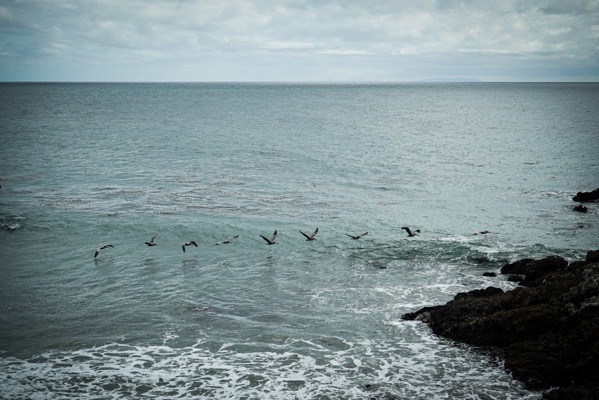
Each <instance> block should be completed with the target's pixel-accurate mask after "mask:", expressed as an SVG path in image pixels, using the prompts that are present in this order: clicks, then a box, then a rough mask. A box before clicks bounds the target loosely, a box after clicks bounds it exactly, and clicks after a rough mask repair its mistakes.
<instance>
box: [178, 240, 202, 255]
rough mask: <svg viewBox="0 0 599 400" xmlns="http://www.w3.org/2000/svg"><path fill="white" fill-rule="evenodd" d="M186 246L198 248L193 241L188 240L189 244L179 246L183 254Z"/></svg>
mask: <svg viewBox="0 0 599 400" xmlns="http://www.w3.org/2000/svg"><path fill="white" fill-rule="evenodd" d="M187 246H195V247H198V244H197V243H196V242H194V241H193V240H190V241H189V242H185V243H183V245H182V246H181V248H182V249H183V253H185V247H187Z"/></svg>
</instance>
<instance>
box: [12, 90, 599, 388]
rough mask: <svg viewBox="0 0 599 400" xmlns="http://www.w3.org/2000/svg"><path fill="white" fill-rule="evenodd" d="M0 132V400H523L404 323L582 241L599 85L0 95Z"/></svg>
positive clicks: (478, 362)
mask: <svg viewBox="0 0 599 400" xmlns="http://www.w3.org/2000/svg"><path fill="white" fill-rule="evenodd" d="M0 138H1V146H0V160H1V164H0V185H1V188H0V224H1V227H2V229H1V230H0V273H1V279H0V393H1V394H0V396H1V397H2V398H5V399H42V398H53V399H54V398H58V399H67V398H69V399H70V398H97V399H110V398H112V399H122V398H156V399H170V398H188V399H192V398H193V399H198V398H206V399H208V398H227V399H263V398H270V399H363V398H381V399H382V398H386V399H387V398H395V399H408V398H409V399H523V398H528V399H539V398H540V397H541V393H540V392H533V391H529V390H527V389H526V388H525V387H524V386H523V385H522V384H521V383H520V382H518V381H516V380H514V379H513V378H512V377H511V375H510V374H509V371H505V370H504V368H503V363H502V361H501V359H498V358H496V357H495V356H494V355H493V354H492V353H491V352H489V351H488V350H487V349H481V348H475V347H470V346H466V345H463V344H459V343H456V342H452V341H449V340H446V339H444V338H440V337H437V336H435V335H433V334H432V333H431V331H430V329H429V328H428V327H427V326H426V325H425V324H423V323H421V322H408V321H403V320H402V319H401V316H402V315H403V314H404V313H407V312H412V311H415V310H417V309H419V308H421V307H423V306H430V305H437V304H443V303H445V302H447V301H449V300H451V299H452V298H453V296H454V295H455V294H456V293H458V292H462V291H469V290H473V289H480V288H485V287H487V286H496V287H500V288H502V289H504V290H508V289H511V288H513V287H514V284H513V283H510V282H507V280H506V279H505V277H502V276H500V275H499V276H498V277H495V278H493V277H485V276H483V273H484V272H498V271H499V269H500V268H501V266H502V265H503V264H504V263H506V262H510V261H514V260H516V259H519V258H523V257H533V258H539V257H544V256H548V255H554V254H556V255H560V256H562V257H564V258H566V259H568V260H576V259H580V258H584V256H585V254H586V252H587V251H588V250H591V249H597V248H599V240H598V239H599V209H598V206H596V205H594V204H590V205H589V206H588V207H589V213H587V214H581V213H576V212H573V211H572V209H573V207H574V205H575V203H574V202H573V201H572V196H573V195H575V194H576V192H578V191H589V190H593V189H595V188H597V187H599V157H598V156H597V155H598V154H599V84H575V83H573V84H565V83H564V84H541V83H535V84H525V83H518V84H507V83H505V84H492V83H469V84H417V83H414V84H334V85H327V84H249V83H248V84H243V83H222V84H221V83H211V84H191V83H190V84H166V83H164V84H158V83H156V84H150V83H148V84H127V83H114V84H111V83H87V84H59V83H56V84H34V83H31V84H1V85H0ZM404 226H407V227H410V228H411V229H412V230H413V231H414V230H416V229H419V230H420V233H419V234H418V236H414V237H408V236H407V235H406V232H405V231H403V230H401V228H402V227H404ZM316 228H318V229H319V233H318V235H317V236H316V240H315V241H306V240H305V238H304V237H303V236H302V235H301V233H300V230H301V231H303V232H305V233H307V234H311V233H312V232H313V231H314V230H315V229H316ZM275 230H276V231H277V232H278V236H277V238H276V242H277V244H276V245H268V244H267V243H266V241H264V240H263V239H262V238H261V237H260V236H261V235H262V236H266V237H268V238H270V237H271V235H272V234H273V232H274V231H275ZM481 231H489V232H490V233H487V234H476V233H478V232H481ZM365 232H368V234H367V235H365V236H363V237H362V238H361V239H359V240H353V239H351V238H350V237H349V236H348V235H358V234H362V233H365ZM154 235H157V236H156V239H155V242H156V243H157V245H156V246H152V247H150V246H146V245H145V244H144V242H146V241H148V240H149V239H150V238H151V237H152V236H154ZM235 235H239V237H238V238H237V239H235V240H233V241H232V243H230V244H223V245H219V246H216V245H215V243H218V242H221V241H223V240H225V239H227V238H229V237H232V236H235ZM189 240H194V241H196V243H197V244H198V247H197V248H196V247H193V246H190V247H187V248H186V249H185V250H186V251H185V252H183V251H182V247H181V246H182V244H183V243H184V242H186V241H189ZM102 244H112V245H113V246H114V247H112V248H107V249H104V250H101V251H100V253H99V255H98V257H97V258H94V254H95V250H96V248H97V247H98V246H100V245H102Z"/></svg>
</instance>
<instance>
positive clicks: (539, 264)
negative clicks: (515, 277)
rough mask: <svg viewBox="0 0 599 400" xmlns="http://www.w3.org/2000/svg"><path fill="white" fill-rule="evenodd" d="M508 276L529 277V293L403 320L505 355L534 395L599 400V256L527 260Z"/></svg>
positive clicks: (482, 298)
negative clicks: (539, 391) (422, 324)
mask: <svg viewBox="0 0 599 400" xmlns="http://www.w3.org/2000/svg"><path fill="white" fill-rule="evenodd" d="M504 270H505V271H506V272H505V273H510V274H511V273H513V274H521V275H524V276H525V278H524V282H527V286H528V287H518V288H516V289H513V290H511V291H508V292H503V291H501V289H497V288H487V289H484V290H475V291H472V292H468V293H460V294H458V295H456V297H455V298H454V300H452V301H450V302H449V303H447V304H445V305H442V306H435V307H425V308H423V309H421V310H419V311H416V312H414V313H409V314H406V315H404V317H403V318H404V319H406V320H414V319H418V320H422V321H424V322H425V323H427V324H428V325H429V326H430V327H431V329H432V330H433V332H434V333H436V334H438V335H441V336H444V337H447V338H450V339H454V340H458V341H461V342H465V343H470V344H473V345H482V346H495V347H498V348H500V349H502V353H503V355H504V357H505V367H506V368H507V369H508V370H509V371H510V372H511V373H512V375H513V376H514V377H515V378H516V379H519V380H521V381H522V382H524V383H525V384H526V385H527V386H528V387H529V388H531V389H536V390H546V389H549V388H554V390H552V391H550V392H547V393H545V397H546V398H548V399H569V398H572V399H574V398H576V399H598V398H599V385H598V382H599V251H594V252H589V253H588V254H587V257H586V260H585V261H578V262H572V263H570V264H568V263H567V262H566V261H565V260H564V259H563V258H561V257H547V258H545V259H542V260H532V259H526V260H520V261H517V262H515V263H512V264H507V265H506V266H504V268H503V269H502V272H504ZM508 271H509V272H508Z"/></svg>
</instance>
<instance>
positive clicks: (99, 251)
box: [94, 249, 100, 258]
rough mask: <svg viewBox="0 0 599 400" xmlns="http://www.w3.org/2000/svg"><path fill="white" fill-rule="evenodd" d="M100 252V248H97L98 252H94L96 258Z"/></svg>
mask: <svg viewBox="0 0 599 400" xmlns="http://www.w3.org/2000/svg"><path fill="white" fill-rule="evenodd" d="M98 254H100V249H96V254H94V258H96V257H98Z"/></svg>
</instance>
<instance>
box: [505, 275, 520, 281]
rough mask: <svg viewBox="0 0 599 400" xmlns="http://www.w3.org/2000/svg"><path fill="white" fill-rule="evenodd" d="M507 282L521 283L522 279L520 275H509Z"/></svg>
mask: <svg viewBox="0 0 599 400" xmlns="http://www.w3.org/2000/svg"><path fill="white" fill-rule="evenodd" d="M507 280H508V282H522V281H523V280H524V277H523V276H522V275H510V276H509V277H508V278H507Z"/></svg>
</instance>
